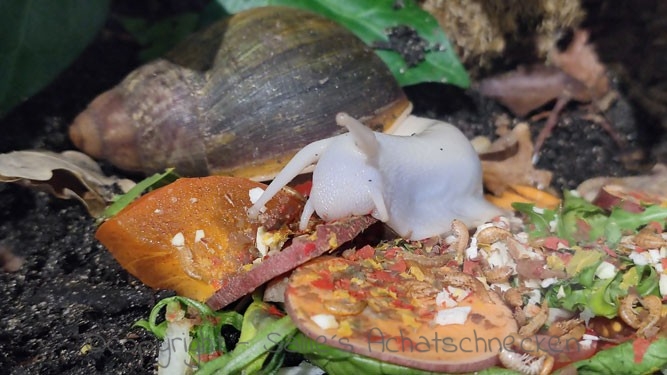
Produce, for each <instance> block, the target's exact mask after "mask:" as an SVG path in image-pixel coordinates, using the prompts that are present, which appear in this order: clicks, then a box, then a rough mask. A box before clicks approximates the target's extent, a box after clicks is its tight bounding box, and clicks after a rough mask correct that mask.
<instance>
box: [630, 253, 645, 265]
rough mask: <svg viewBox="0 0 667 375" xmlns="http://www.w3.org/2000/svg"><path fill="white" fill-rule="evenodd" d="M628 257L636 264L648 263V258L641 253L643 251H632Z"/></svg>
mask: <svg viewBox="0 0 667 375" xmlns="http://www.w3.org/2000/svg"><path fill="white" fill-rule="evenodd" d="M629 258H630V260H632V261H633V262H634V263H635V264H636V265H638V266H645V265H647V264H648V259H647V258H646V257H645V256H644V255H643V253H638V252H636V251H633V252H631V253H630V255H629Z"/></svg>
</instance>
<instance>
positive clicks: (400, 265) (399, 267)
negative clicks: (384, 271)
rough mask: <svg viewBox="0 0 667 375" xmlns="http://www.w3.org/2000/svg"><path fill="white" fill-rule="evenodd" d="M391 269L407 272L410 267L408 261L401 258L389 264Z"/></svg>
mask: <svg viewBox="0 0 667 375" xmlns="http://www.w3.org/2000/svg"><path fill="white" fill-rule="evenodd" d="M389 269H390V270H392V271H396V272H398V273H401V272H405V271H406V270H407V269H408V265H407V263H405V261H404V260H403V259H402V258H401V259H399V260H398V261H397V262H395V263H394V264H392V265H391V266H389Z"/></svg>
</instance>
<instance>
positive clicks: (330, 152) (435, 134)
mask: <svg viewBox="0 0 667 375" xmlns="http://www.w3.org/2000/svg"><path fill="white" fill-rule="evenodd" d="M336 121H337V122H338V124H339V125H341V126H345V127H347V129H348V130H349V133H345V134H341V135H338V136H334V137H331V138H328V139H324V140H320V141H316V142H313V143H311V144H309V145H308V146H306V147H305V148H303V149H302V150H301V151H299V152H298V153H297V154H296V155H295V156H294V158H293V159H292V160H291V161H290V162H289V163H288V164H287V166H286V167H285V168H284V169H283V170H282V171H281V172H280V173H279V174H278V175H277V176H276V178H275V179H274V180H273V182H272V183H271V184H270V185H269V187H268V188H267V189H266V190H265V192H264V193H263V194H262V195H261V196H260V197H259V199H258V200H257V201H256V202H255V203H254V205H253V206H252V207H251V208H250V209H249V210H248V215H249V216H250V217H251V218H256V217H257V216H258V215H259V214H260V211H261V208H262V206H263V205H264V204H266V203H267V202H268V201H269V200H270V199H271V198H272V197H273V196H274V195H275V194H276V193H278V192H279V191H280V189H281V188H282V187H283V186H285V185H286V184H287V183H288V182H290V181H291V180H292V179H293V178H294V177H296V175H298V174H299V173H301V171H302V170H303V169H304V168H306V167H308V166H310V165H311V164H314V163H317V164H316V166H315V169H314V171H313V187H312V190H311V195H310V198H309V199H308V202H307V203H306V206H305V208H304V211H303V214H302V216H301V222H300V226H301V229H305V227H306V226H307V224H308V221H309V219H310V216H311V215H312V214H313V212H316V213H317V214H318V215H319V216H320V217H321V218H323V219H324V220H327V221H329V220H336V219H341V218H344V217H347V216H351V215H365V214H369V213H370V214H371V215H372V216H373V217H375V218H377V219H379V220H380V221H383V222H385V223H386V224H387V225H388V226H389V227H391V228H392V229H393V230H394V231H396V232H397V233H398V234H399V235H400V236H402V237H404V238H408V239H412V240H418V239H423V238H427V237H431V236H436V235H439V234H442V233H444V232H446V231H447V230H448V229H449V228H450V225H451V222H452V220H454V219H459V220H461V221H463V222H464V223H465V224H466V225H469V226H470V225H476V224H480V223H482V222H484V221H486V220H488V219H490V218H492V217H493V216H496V215H498V214H499V213H500V211H499V210H498V209H497V208H496V207H495V206H493V205H491V204H490V203H488V202H486V201H485V200H484V197H483V194H482V168H481V164H480V161H479V158H478V156H477V153H476V152H475V150H474V149H473V147H472V145H471V144H470V142H469V141H468V139H467V138H466V137H465V136H464V135H463V133H461V131H459V130H458V129H457V128H456V127H455V126H453V125H451V124H448V123H445V122H440V121H436V120H430V119H425V118H420V117H416V116H409V117H408V118H407V119H406V120H405V121H404V122H403V124H402V125H403V126H402V127H401V128H400V129H402V130H401V132H402V133H401V134H402V135H389V134H383V133H378V132H373V131H372V130H370V129H369V128H366V127H365V126H363V125H362V124H361V123H360V122H358V121H357V120H355V119H354V118H352V117H350V116H349V115H347V114H345V113H340V114H338V115H337V116H336ZM406 129H409V130H406ZM410 134H411V135H410Z"/></svg>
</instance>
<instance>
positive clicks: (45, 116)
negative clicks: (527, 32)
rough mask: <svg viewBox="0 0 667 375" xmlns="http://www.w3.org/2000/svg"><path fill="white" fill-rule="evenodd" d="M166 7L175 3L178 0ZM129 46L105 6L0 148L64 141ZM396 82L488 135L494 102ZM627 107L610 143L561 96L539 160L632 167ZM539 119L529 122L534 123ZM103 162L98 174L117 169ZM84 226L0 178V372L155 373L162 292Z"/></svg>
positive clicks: (431, 107)
mask: <svg viewBox="0 0 667 375" xmlns="http://www.w3.org/2000/svg"><path fill="white" fill-rule="evenodd" d="M129 3H132V4H135V3H136V2H127V3H124V2H115V3H114V5H113V9H112V15H117V14H119V13H123V12H126V13H130V14H134V15H136V14H151V15H154V16H155V14H158V15H159V13H160V12H161V11H164V10H162V9H161V8H159V9H157V13H156V9H155V7H156V6H157V5H156V2H147V3H148V4H152V5H150V6H149V5H146V6H143V5H137V6H136V7H143V8H145V9H143V8H142V9H136V7H134V6H129V5H128V4H129ZM141 3H142V2H141ZM166 3H170V2H166ZM173 3H177V2H173ZM166 7H167V8H168V9H169V11H170V12H175V11H178V9H177V8H176V5H173V4H169V5H168V6H166ZM128 9H129V10H128ZM138 51H139V46H138V45H137V44H135V43H134V42H133V41H132V39H131V38H130V37H129V36H128V35H127V34H126V33H124V32H122V30H121V28H120V26H119V25H118V22H117V21H116V20H115V18H114V17H110V20H109V22H108V24H107V26H106V27H105V29H104V30H103V32H101V33H100V36H99V37H98V38H97V39H96V41H95V42H94V43H93V44H92V45H91V46H89V47H88V48H87V49H86V50H85V51H84V53H83V54H82V55H81V57H80V58H79V59H78V60H77V61H76V62H75V63H74V64H73V65H72V66H71V67H70V68H69V69H67V71H65V72H64V73H62V74H61V75H60V77H59V78H58V79H57V80H56V81H55V82H53V83H52V84H51V85H49V87H48V88H46V89H45V90H43V91H42V92H41V93H39V94H38V95H35V96H34V97H32V98H31V99H30V100H28V101H26V102H25V103H23V104H22V105H21V106H19V107H17V108H16V109H15V110H14V111H12V112H11V113H10V114H9V115H8V116H6V117H5V118H4V119H2V121H1V122H0V128H1V129H2V131H3V136H2V137H1V138H0V153H4V152H9V151H12V150H21V149H34V148H41V149H48V150H54V151H62V150H66V149H72V148H73V146H72V144H71V142H70V141H69V140H68V138H67V126H68V124H69V123H70V122H71V121H72V119H73V118H74V116H75V115H76V114H77V113H78V112H79V111H81V110H82V109H83V108H85V106H86V105H87V104H88V102H89V101H90V100H92V98H93V97H94V96H95V95H97V94H99V93H101V92H102V91H104V90H106V89H108V88H110V87H111V86H113V85H114V84H115V83H116V82H118V81H119V80H120V79H121V78H122V77H123V76H124V75H125V74H127V73H128V72H130V71H131V70H132V69H133V68H135V67H136V66H138V64H139V61H138V60H137V53H138ZM406 91H407V93H408V95H409V96H410V98H411V99H412V101H413V102H414V104H415V112H416V113H417V114H421V115H427V116H432V117H438V118H442V119H445V120H447V121H450V122H452V123H454V124H456V125H457V126H459V127H461V128H462V129H463V130H464V132H465V133H466V134H467V135H468V136H471V137H472V136H474V135H493V134H494V130H495V129H494V125H493V124H494V121H495V119H496V117H497V116H498V115H500V114H503V113H506V111H505V110H504V109H503V108H502V107H500V106H498V105H497V104H495V103H494V102H492V101H489V100H485V99H483V98H480V97H478V96H476V95H475V94H474V93H472V92H464V91H462V90H459V89H455V88H451V87H447V86H442V85H433V84H425V85H419V86H415V87H410V88H407V89H406ZM637 111H638V109H637V108H636V107H633V104H632V103H631V102H630V101H628V100H626V99H624V96H622V97H621V99H620V100H619V101H617V102H616V104H615V105H614V106H613V107H612V108H611V109H610V110H609V111H608V112H607V113H606V115H607V117H608V118H609V120H610V122H611V123H612V124H614V126H615V127H616V129H617V130H618V131H619V133H620V134H622V135H623V136H624V137H625V138H626V139H627V140H628V142H629V147H628V149H626V150H620V149H619V148H618V146H617V145H616V144H615V143H614V142H613V141H612V140H611V138H610V137H609V135H608V134H607V133H605V132H604V130H602V129H601V128H600V127H599V126H597V125H596V124H594V123H592V122H591V121H589V120H587V119H585V118H584V117H585V116H586V115H587V114H588V113H589V112H588V111H587V109H586V108H584V107H583V106H580V105H578V104H572V105H570V106H569V107H568V108H567V110H566V111H565V113H564V114H563V116H562V117H561V121H560V124H559V126H558V128H557V129H556V130H555V131H554V133H553V135H552V136H551V137H550V138H549V139H548V140H547V142H546V144H545V145H544V151H543V153H542V155H541V159H540V162H539V165H538V166H539V167H541V168H545V169H549V170H552V171H554V174H555V178H554V187H555V188H557V189H562V188H573V187H575V186H576V185H577V184H578V183H579V182H581V181H583V180H584V179H586V178H589V177H592V176H597V175H625V174H630V173H634V172H636V171H637V170H636V169H632V170H631V169H628V168H627V166H626V165H624V163H623V160H622V158H621V156H622V155H629V154H630V151H632V150H640V151H645V153H648V149H647V148H646V147H647V146H646V143H644V142H642V140H643V139H651V138H656V135H655V133H650V132H647V131H645V129H646V128H640V129H638V128H637V125H636V124H637V122H636V120H635V118H636V117H637ZM540 124H541V122H539V121H538V122H536V123H535V126H534V132H535V134H536V133H537V132H539V129H540V128H539V125H540ZM654 130H655V129H652V128H650V129H649V131H654ZM639 164H641V165H643V163H639ZM103 167H104V170H105V171H106V172H108V173H115V174H120V173H121V172H120V171H117V170H115V169H113V167H110V166H108V165H105V164H103ZM94 233H95V224H94V220H93V219H92V218H91V217H90V216H89V215H88V214H87V212H86V210H85V209H84V207H83V206H82V205H81V204H79V203H78V202H76V201H64V200H59V199H57V198H54V197H52V196H50V195H47V194H46V193H41V192H36V191H32V190H29V189H27V188H25V187H22V186H18V185H13V184H0V254H2V255H3V257H4V258H5V259H6V258H7V257H8V254H13V256H15V257H18V258H19V259H17V258H14V261H17V260H20V259H22V261H23V262H22V264H19V267H18V269H17V270H12V269H10V268H11V267H10V265H16V263H12V262H5V263H4V268H5V270H4V271H0V298H1V299H2V301H3V303H2V304H1V305H0V369H3V372H4V373H10V374H38V373H39V374H56V373H67V374H91V373H117V374H147V373H153V372H154V370H155V359H156V356H157V353H158V346H159V343H158V342H157V340H156V339H154V338H152V337H151V336H149V335H147V334H145V333H144V332H143V330H141V329H136V328H134V329H133V328H132V324H133V323H134V322H136V321H137V320H139V319H142V318H146V317H147V316H148V313H149V311H150V309H151V307H152V306H153V305H154V303H155V302H156V301H157V300H159V299H161V298H164V297H166V296H168V295H171V294H170V292H165V291H154V290H151V289H149V288H147V287H146V286H144V285H143V284H142V283H141V282H139V281H138V280H136V279H135V278H134V277H132V276H130V275H129V274H128V273H127V272H125V271H124V270H123V269H122V268H121V267H120V266H119V265H118V264H117V263H116V261H115V260H114V259H113V258H112V256H111V255H110V254H109V253H108V252H107V251H106V250H105V249H104V248H103V247H102V246H101V245H100V244H99V243H98V242H97V241H96V240H95V239H94ZM9 258H11V256H10V257H9Z"/></svg>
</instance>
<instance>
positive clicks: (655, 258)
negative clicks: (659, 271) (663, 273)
mask: <svg viewBox="0 0 667 375" xmlns="http://www.w3.org/2000/svg"><path fill="white" fill-rule="evenodd" d="M648 255H649V257H650V258H651V263H655V264H657V263H660V250H658V249H651V250H649V251H648Z"/></svg>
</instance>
